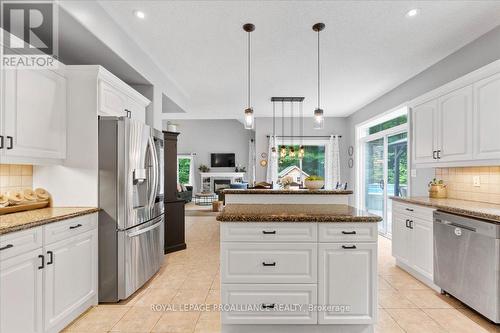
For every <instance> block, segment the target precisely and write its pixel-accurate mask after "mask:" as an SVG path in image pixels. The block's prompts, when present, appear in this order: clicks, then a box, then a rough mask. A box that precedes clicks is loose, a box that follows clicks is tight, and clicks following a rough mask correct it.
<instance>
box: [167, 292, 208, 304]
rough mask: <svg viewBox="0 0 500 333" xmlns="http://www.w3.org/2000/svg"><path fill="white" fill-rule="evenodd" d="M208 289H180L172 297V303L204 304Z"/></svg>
mask: <svg viewBox="0 0 500 333" xmlns="http://www.w3.org/2000/svg"><path fill="white" fill-rule="evenodd" d="M207 294H208V289H207V290H182V289H180V290H179V291H178V292H177V294H176V295H175V296H174V298H173V299H172V304H204V303H205V299H206V298H207Z"/></svg>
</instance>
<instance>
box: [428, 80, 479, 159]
mask: <svg viewBox="0 0 500 333" xmlns="http://www.w3.org/2000/svg"><path fill="white" fill-rule="evenodd" d="M438 110H439V111H438V126H437V132H436V135H437V139H438V146H437V147H438V154H437V156H438V157H439V161H442V162H451V161H464V160H470V159H472V86H467V87H464V88H462V89H458V90H455V91H453V92H451V93H449V94H447V95H445V96H443V97H440V98H439V99H438Z"/></svg>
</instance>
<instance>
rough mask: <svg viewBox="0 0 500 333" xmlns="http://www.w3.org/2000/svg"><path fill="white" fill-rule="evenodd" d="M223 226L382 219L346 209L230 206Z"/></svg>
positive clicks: (363, 212) (221, 216)
mask: <svg viewBox="0 0 500 333" xmlns="http://www.w3.org/2000/svg"><path fill="white" fill-rule="evenodd" d="M217 220H218V221H221V222H380V221H381V220H382V218H381V217H380V216H377V215H373V214H370V213H367V212H365V211H363V210H360V209H357V208H354V207H351V206H347V205H281V204H280V205H278V204H268V205H252V204H228V205H226V206H225V207H224V209H223V210H222V212H221V213H220V214H219V215H217Z"/></svg>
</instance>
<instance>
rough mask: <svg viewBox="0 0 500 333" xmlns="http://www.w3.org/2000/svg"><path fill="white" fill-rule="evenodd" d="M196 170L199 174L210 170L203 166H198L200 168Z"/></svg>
mask: <svg viewBox="0 0 500 333" xmlns="http://www.w3.org/2000/svg"><path fill="white" fill-rule="evenodd" d="M198 170H200V172H209V171H210V168H209V167H207V166H206V165H205V164H200V166H199V167H198Z"/></svg>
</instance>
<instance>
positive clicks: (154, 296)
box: [134, 288, 177, 308]
mask: <svg viewBox="0 0 500 333" xmlns="http://www.w3.org/2000/svg"><path fill="white" fill-rule="evenodd" d="M176 294H177V289H166V288H162V289H155V288H148V289H147V290H146V292H145V293H144V295H143V296H142V297H141V298H140V299H139V300H138V301H137V302H136V303H135V304H134V306H147V307H149V308H151V305H153V304H169V303H170V301H172V298H174V296H175V295H176Z"/></svg>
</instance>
